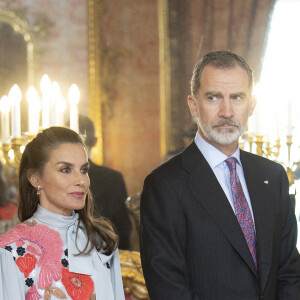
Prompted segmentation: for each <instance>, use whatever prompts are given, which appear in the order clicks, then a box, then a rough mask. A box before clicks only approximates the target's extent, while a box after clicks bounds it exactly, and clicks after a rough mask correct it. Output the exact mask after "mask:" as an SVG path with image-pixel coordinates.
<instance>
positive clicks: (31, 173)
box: [27, 169, 40, 188]
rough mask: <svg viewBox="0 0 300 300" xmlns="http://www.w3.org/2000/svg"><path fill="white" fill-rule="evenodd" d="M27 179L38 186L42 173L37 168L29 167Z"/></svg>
mask: <svg viewBox="0 0 300 300" xmlns="http://www.w3.org/2000/svg"><path fill="white" fill-rule="evenodd" d="M27 179H28V181H29V182H30V183H31V185H32V186H33V187H35V188H37V187H38V185H40V175H39V173H38V171H37V170H33V169H29V170H28V171H27Z"/></svg>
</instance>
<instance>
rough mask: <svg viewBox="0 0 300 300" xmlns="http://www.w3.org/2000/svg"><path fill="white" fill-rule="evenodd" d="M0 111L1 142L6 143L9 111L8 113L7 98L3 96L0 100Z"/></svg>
mask: <svg viewBox="0 0 300 300" xmlns="http://www.w3.org/2000/svg"><path fill="white" fill-rule="evenodd" d="M0 111H1V134H2V142H3V143H6V142H7V140H8V138H9V111H10V104H9V98H8V97H7V96H3V97H2V98H1V100H0Z"/></svg>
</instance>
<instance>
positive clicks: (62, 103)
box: [56, 95, 67, 126]
mask: <svg viewBox="0 0 300 300" xmlns="http://www.w3.org/2000/svg"><path fill="white" fill-rule="evenodd" d="M66 106H67V104H66V100H65V98H64V97H63V96H62V95H60V97H59V98H58V99H57V102H56V109H57V112H58V125H59V126H64V125H65V122H64V113H65V110H66Z"/></svg>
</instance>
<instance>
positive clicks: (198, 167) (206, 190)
mask: <svg viewBox="0 0 300 300" xmlns="http://www.w3.org/2000/svg"><path fill="white" fill-rule="evenodd" d="M183 167H184V168H186V170H187V171H189V172H190V178H189V187H190V189H191V191H192V192H193V194H194V196H195V198H196V199H198V201H199V202H200V204H201V206H202V207H203V208H204V209H205V210H206V211H207V213H208V214H209V215H210V216H211V217H212V218H213V219H214V221H215V222H216V223H217V224H218V226H219V228H220V230H221V231H222V232H223V233H224V235H225V236H226V238H227V239H228V241H229V242H230V243H231V245H232V246H233V248H234V249H235V250H236V251H237V252H238V253H239V255H240V256H241V257H242V259H243V260H244V261H245V263H246V264H247V265H248V267H249V268H250V269H251V271H252V272H253V274H254V275H255V276H256V277H257V271H256V269H255V264H254V262H253V259H252V256H251V254H250V251H249V248H248V245H247V242H246V240H245V238H244V235H243V232H242V230H241V228H240V225H239V223H238V221H237V218H236V216H235V214H234V212H233V210H232V208H231V206H230V204H229V202H228V199H227V197H226V195H225V193H224V192H223V189H222V187H221V186H220V184H219V182H218V180H217V178H216V177H215V175H214V173H213V171H212V170H211V168H210V166H209V164H208V163H207V161H206V160H205V158H204V157H203V155H202V154H201V152H200V151H199V149H198V148H197V146H196V145H195V143H192V144H191V145H190V146H189V147H188V148H187V149H186V151H184V152H183Z"/></svg>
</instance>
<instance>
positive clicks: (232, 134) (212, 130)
mask: <svg viewBox="0 0 300 300" xmlns="http://www.w3.org/2000/svg"><path fill="white" fill-rule="evenodd" d="M198 124H199V127H200V129H201V130H202V132H203V134H204V135H205V136H206V138H207V139H208V140H211V141H214V142H216V143H218V144H220V145H223V146H225V145H229V144H231V143H233V142H235V141H237V140H238V139H239V137H240V136H241V135H242V134H243V133H244V132H245V131H246V129H247V123H246V124H245V125H243V126H241V125H239V124H237V123H235V122H234V121H231V120H224V121H220V122H216V123H214V124H213V125H212V126H207V125H205V124H201V122H200V121H199V122H198ZM224 125H233V126H236V127H235V128H223V129H219V132H218V131H217V130H216V128H217V127H218V126H224Z"/></svg>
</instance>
